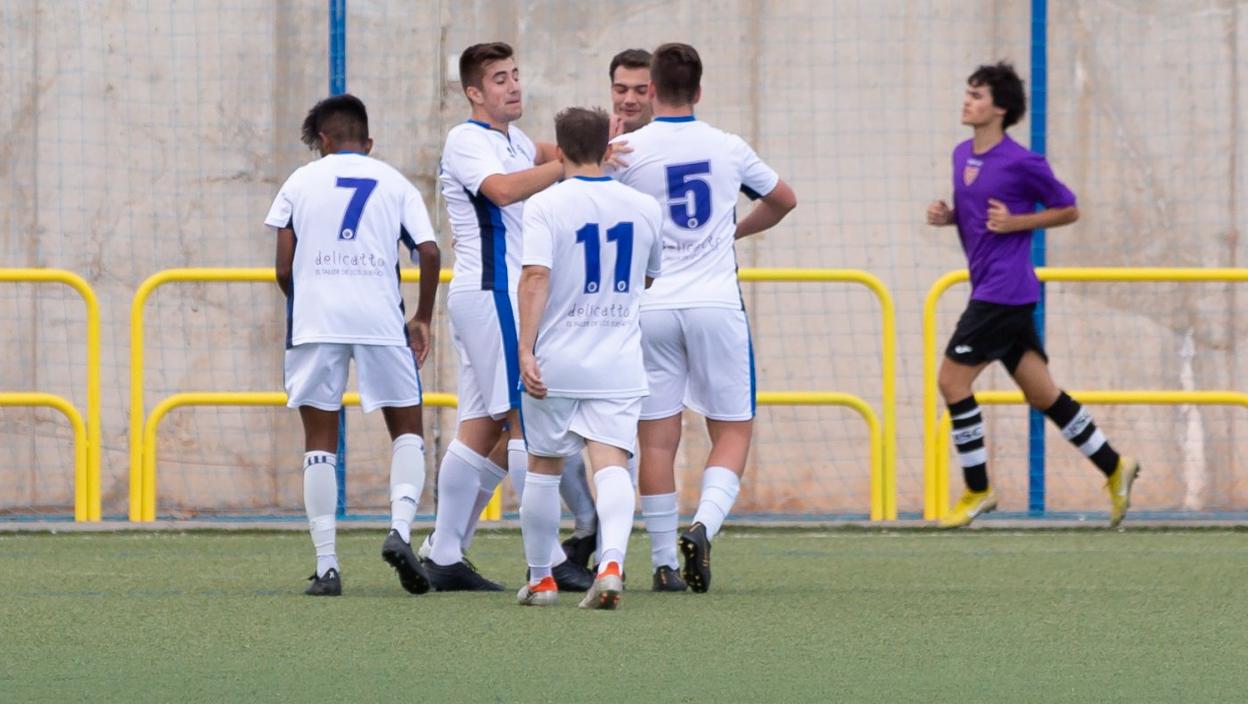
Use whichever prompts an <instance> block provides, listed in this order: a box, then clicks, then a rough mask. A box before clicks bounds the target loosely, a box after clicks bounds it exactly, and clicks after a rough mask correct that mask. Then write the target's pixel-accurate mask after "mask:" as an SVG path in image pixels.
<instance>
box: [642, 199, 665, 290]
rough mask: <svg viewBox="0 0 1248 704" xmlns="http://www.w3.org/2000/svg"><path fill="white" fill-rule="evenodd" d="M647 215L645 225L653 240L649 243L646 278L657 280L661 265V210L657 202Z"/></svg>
mask: <svg viewBox="0 0 1248 704" xmlns="http://www.w3.org/2000/svg"><path fill="white" fill-rule="evenodd" d="M650 211H651V212H649V213H647V215H648V217H647V218H646V224H647V225H649V226H650V232H651V233H653V235H654V238H653V239H652V240H651V242H650V258H649V259H648V260H647V261H646V276H649V277H650V278H652V279H657V278H659V274H660V273H661V271H662V264H663V210H662V208H660V207H659V203H658V201H654V207H653V208H651V209H650Z"/></svg>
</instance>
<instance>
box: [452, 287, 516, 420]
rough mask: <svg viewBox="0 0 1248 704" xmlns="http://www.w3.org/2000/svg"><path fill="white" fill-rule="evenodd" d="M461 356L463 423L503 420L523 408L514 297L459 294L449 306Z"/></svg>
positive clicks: (454, 339) (488, 293) (495, 293)
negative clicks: (482, 419)
mask: <svg viewBox="0 0 1248 704" xmlns="http://www.w3.org/2000/svg"><path fill="white" fill-rule="evenodd" d="M446 309H447V312H449V313H450V314H451V341H452V342H454V343H455V351H456V353H457V354H458V356H459V420H460V421H465V420H471V419H473V418H487V417H488V418H494V419H499V418H502V417H503V416H505V415H507V412H508V411H510V410H511V409H513V408H519V407H520V352H519V349H520V346H519V343H518V340H517V334H516V331H517V329H518V328H517V325H516V321H517V320H518V319H519V318H518V316H517V314H516V303H515V298H514V296H512V295H510V294H509V293H507V292H506V291H458V292H455V293H452V294H451V295H450V297H449V298H447V301H446Z"/></svg>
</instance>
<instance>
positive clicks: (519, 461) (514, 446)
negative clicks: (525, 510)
mask: <svg viewBox="0 0 1248 704" xmlns="http://www.w3.org/2000/svg"><path fill="white" fill-rule="evenodd" d="M528 473H529V449H528V447H526V446H525V444H524V441H523V440H508V441H507V476H509V477H511V490H512V491H513V492H515V494H516V505H517V506H520V505H522V504H523V503H524V502H523V500H522V499H523V498H524V477H525V475H526V474H528Z"/></svg>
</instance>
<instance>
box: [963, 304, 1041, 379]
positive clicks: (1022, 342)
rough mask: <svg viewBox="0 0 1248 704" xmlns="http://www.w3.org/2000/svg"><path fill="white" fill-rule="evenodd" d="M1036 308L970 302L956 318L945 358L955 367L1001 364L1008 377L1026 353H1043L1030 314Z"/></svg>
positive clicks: (1028, 305)
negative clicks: (997, 362) (1032, 351)
mask: <svg viewBox="0 0 1248 704" xmlns="http://www.w3.org/2000/svg"><path fill="white" fill-rule="evenodd" d="M1035 310H1036V304H1034V303H1029V304H1027V305H1022V306H1009V305H1004V304H1001V303H988V302H987V301H975V300H972V301H971V303H970V305H968V306H967V307H966V310H965V311H963V313H962V317H961V318H958V327H957V329H956V330H954V331H953V337H952V338H950V339H949V345H948V346H947V347H945V356H946V357H948V358H949V359H952V360H953V361H955V362H957V363H958V364H965V365H967V366H975V365H977V364H982V363H983V362H991V361H994V360H998V359H999V360H1001V363H1002V364H1004V365H1005V368H1006V370H1007V371H1009V372H1010V374H1013V373H1014V370H1015V369H1017V368H1018V363H1019V361H1020V360H1022V358H1023V353H1024V352H1026V351H1027V350H1035V351H1036V352H1038V353H1040V356H1041V357H1043V358H1044V361H1046V362H1047V361H1049V356H1048V355H1047V354H1045V353H1044V345H1043V344H1042V343H1041V342H1040V335H1038V334H1037V333H1036V323H1035V319H1034V318H1033V317H1032V314H1033V313H1034V312H1035Z"/></svg>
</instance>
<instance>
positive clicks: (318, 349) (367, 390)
mask: <svg viewBox="0 0 1248 704" xmlns="http://www.w3.org/2000/svg"><path fill="white" fill-rule="evenodd" d="M353 357H354V358H355V375H356V379H357V381H358V382H359V387H360V408H363V409H364V412H365V413H372V412H373V411H375V410H377V409H378V408H403V407H406V406H419V405H420V396H421V389H420V372H419V370H417V368H416V355H415V353H413V352H412V348H410V347H407V346H406V345H347V344H341V343H336V342H308V343H304V344H302V345H295V346H294V347H291V348H290V349H287V350H286V395H287V396H288V397H289V400H288V401H287V402H286V405H287V406H289V407H291V408H298V407H299V406H311V407H313V408H319V409H320V410H322V411H336V410H338V409H340V408H342V394H343V392H344V391H346V390H347V371H348V368H349V366H350V363H351V359H352V358H353Z"/></svg>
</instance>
